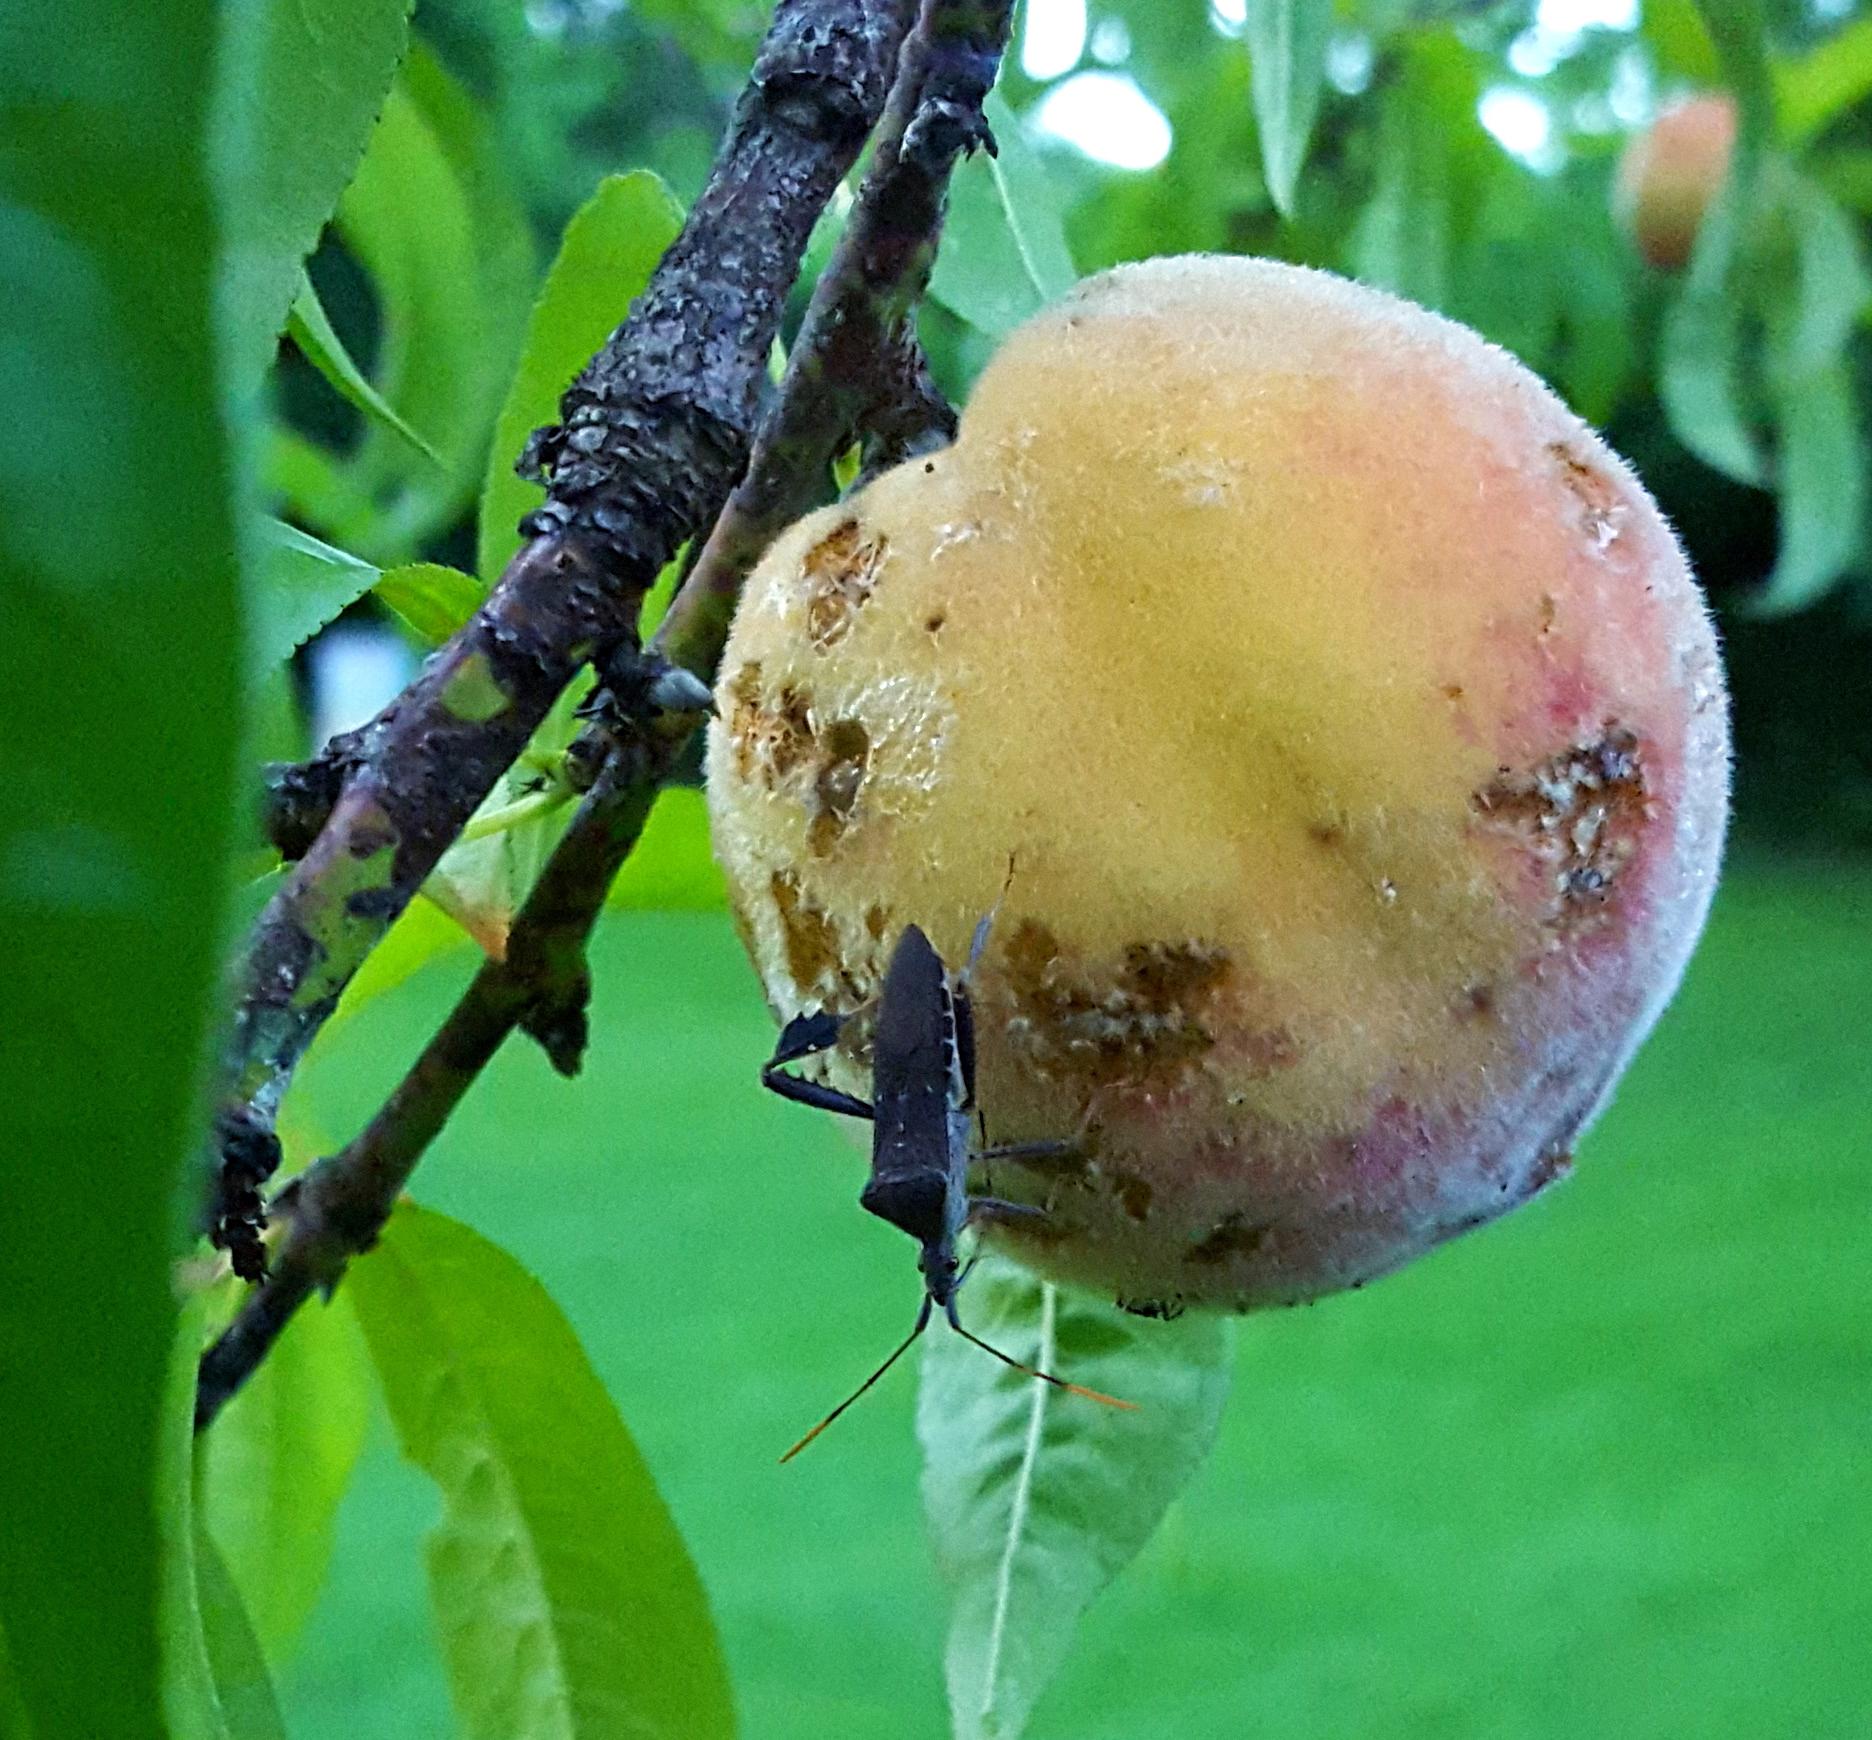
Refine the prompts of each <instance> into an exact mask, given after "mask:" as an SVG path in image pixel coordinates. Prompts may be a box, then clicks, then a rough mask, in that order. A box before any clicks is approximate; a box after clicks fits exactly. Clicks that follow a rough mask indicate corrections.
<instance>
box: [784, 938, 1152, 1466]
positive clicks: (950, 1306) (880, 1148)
mask: <svg viewBox="0 0 1872 1740" xmlns="http://www.w3.org/2000/svg"><path fill="white" fill-rule="evenodd" d="M988 923H989V921H988V920H987V919H983V920H982V922H981V924H980V925H979V926H977V928H976V931H975V940H974V944H973V946H972V947H971V949H970V950H969V971H972V970H973V968H974V966H975V963H976V962H977V961H978V960H979V959H980V956H981V951H982V948H983V946H984V945H985V943H986V941H987V936H988ZM967 980H968V972H964V973H963V974H962V975H961V976H960V977H957V976H955V975H952V974H951V973H950V972H949V970H948V969H947V968H946V967H945V966H944V965H943V962H942V957H941V956H940V955H938V954H937V952H936V950H935V948H934V947H933V946H932V945H931V943H930V940H929V938H928V937H927V936H925V935H924V934H923V932H922V930H921V929H919V928H918V927H917V926H916V925H910V926H908V927H906V929H905V930H904V933H903V935H902V936H901V937H899V938H898V940H897V946H896V948H895V949H894V950H893V951H892V953H891V958H890V965H889V966H888V967H887V968H886V970H885V974H884V987H883V990H882V992H881V993H880V994H879V998H878V1005H877V1019H876V1024H875V1027H874V1029H873V1033H872V1054H873V1063H872V1071H871V1093H872V1098H871V1102H870V1103H868V1104H867V1103H866V1102H865V1101H864V1100H861V1099H857V1098H855V1097H854V1096H853V1095H851V1094H845V1093H840V1092H839V1091H838V1090H837V1089H836V1088H829V1087H826V1086H824V1085H823V1084H821V1083H819V1082H811V1081H804V1080H802V1079H801V1078H800V1077H798V1076H795V1075H790V1074H788V1073H787V1071H786V1068H785V1066H786V1065H787V1064H789V1063H795V1062H798V1061H799V1060H800V1059H801V1058H804V1057H810V1056H813V1055H814V1054H816V1053H818V1052H821V1051H825V1050H828V1049H829V1048H830V1047H831V1046H833V1045H834V1044H836V1043H837V1040H838V1036H839V1031H840V1028H841V1027H842V1026H843V1023H844V1018H843V1017H842V1016H838V1015H833V1014H830V1013H828V1012H826V1011H823V1010H821V1011H816V1012H814V1013H813V1014H810V1015H800V1016H796V1017H795V1018H794V1019H793V1020H792V1021H790V1022H788V1023H787V1025H786V1027H785V1028H784V1029H783V1030H782V1031H781V1034H780V1041H779V1044H778V1045H777V1046H776V1047H775V1049H774V1054H773V1056H772V1058H770V1059H769V1060H768V1062H767V1064H766V1066H765V1067H764V1068H763V1069H762V1071H761V1080H762V1081H763V1082H764V1083H765V1084H766V1085H767V1086H768V1087H770V1088H772V1089H773V1091H774V1092H775V1093H777V1094H780V1095H782V1096H783V1097H784V1098H786V1099H790V1100H796V1101H798V1102H799V1103H800V1104H801V1105H808V1106H817V1107H818V1108H820V1109H821V1110H822V1111H829V1112H838V1113H841V1114H843V1115H844V1116H847V1117H855V1118H867V1119H869V1120H870V1121H871V1129H872V1137H871V1176H870V1178H869V1179H868V1180H867V1181H866V1183H865V1187H864V1190H863V1192H862V1193H861V1194H860V1196H859V1198H858V1200H859V1202H860V1203H861V1204H862V1205H863V1206H864V1207H865V1208H867V1209H869V1210H870V1212H871V1213H873V1214H875V1215H877V1216H878V1217H879V1218H880V1219H882V1220H887V1221H889V1222H890V1224H891V1225H892V1226H894V1227H897V1228H899V1229H900V1230H901V1231H903V1232H906V1233H908V1234H909V1235H910V1237H912V1238H913V1239H915V1240H916V1241H917V1245H918V1247H919V1248H918V1257H917V1266H918V1267H919V1268H920V1269H921V1270H922V1273H923V1304H922V1308H921V1309H920V1310H919V1311H918V1313H917V1320H916V1325H915V1327H914V1328H913V1329H912V1330H911V1331H910V1333H909V1335H907V1336H906V1337H905V1338H904V1340H903V1342H902V1343H901V1344H900V1345H899V1346H898V1348H897V1349H896V1351H895V1352H894V1353H892V1354H891V1356H890V1358H889V1359H887V1360H885V1362H884V1363H883V1364H882V1365H881V1366H879V1367H878V1368H877V1370H876V1371H874V1372H873V1373H872V1374H871V1376H870V1377H868V1378H867V1379H866V1380H865V1381H864V1382H863V1383H862V1384H861V1385H859V1387H858V1388H857V1389H856V1390H855V1391H853V1393H852V1394H851V1395H850V1396H848V1397H847V1398H846V1399H845V1400H844V1401H843V1402H841V1403H840V1404H839V1405H838V1406H837V1407H836V1408H834V1409H833V1410H832V1412H831V1413H829V1414H828V1415H827V1416H826V1417H825V1418H824V1419H823V1420H821V1421H820V1422H819V1424H818V1425H817V1426H815V1427H814V1428H813V1429H812V1430H811V1431H810V1432H808V1433H807V1434H806V1436H805V1437H804V1438H802V1439H801V1440H800V1441H799V1442H798V1443H797V1444H795V1445H794V1446H793V1448H792V1449H791V1450H789V1451H788V1452H787V1453H786V1456H784V1457H782V1458H781V1460H782V1461H786V1460H788V1459H789V1458H791V1457H793V1456H795V1455H797V1454H798V1453H799V1452H800V1451H801V1450H803V1449H805V1448H806V1446H807V1445H808V1444H810V1443H811V1442H812V1441H813V1439H814V1438H816V1437H818V1435H819V1434H820V1433H821V1432H823V1431H824V1430H825V1429H826V1427H827V1426H829V1425H831V1424H832V1422H833V1421H834V1420H836V1419H837V1418H838V1417H839V1415H840V1414H842V1413H843V1412H844V1411H845V1410H846V1409H847V1408H849V1407H850V1406H851V1405H852V1403H853V1402H855V1401H857V1399H858V1398H859V1397H860V1396H862V1395H863V1394H864V1393H865V1391H866V1390H868V1389H869V1388H870V1387H871V1386H872V1385H873V1384H874V1383H876V1382H877V1380H878V1379H879V1378H881V1377H882V1376H883V1375H884V1374H885V1372H887V1371H889V1370H890V1368H891V1366H892V1365H894V1364H895V1363H896V1361H897V1360H898V1358H899V1357H900V1356H901V1355H902V1354H903V1353H904V1351H905V1350H906V1349H907V1348H908V1347H909V1346H910V1344H911V1343H912V1342H913V1341H915V1340H916V1338H917V1337H918V1336H919V1335H921V1334H922V1333H923V1331H924V1330H925V1329H926V1328H928V1327H929V1320H930V1316H931V1314H932V1312H934V1311H936V1310H938V1309H940V1310H941V1311H942V1313H943V1314H944V1316H946V1317H947V1318H948V1320H949V1325H950V1327H951V1328H952V1329H954V1330H955V1331H956V1333H957V1334H958V1335H960V1336H962V1337H963V1338H964V1339H965V1340H968V1341H971V1342H973V1343H974V1344H975V1345H976V1346H977V1347H979V1348H982V1349H983V1350H985V1351H986V1352H988V1353H991V1354H993V1355H994V1357H995V1358H996V1359H998V1360H1000V1361H1002V1363H1003V1364H1005V1365H1010V1366H1012V1367H1013V1368H1014V1369H1015V1370H1016V1371H1020V1372H1025V1373H1026V1374H1027V1375H1028V1376H1029V1377H1033V1378H1039V1379H1040V1380H1041V1381H1043V1382H1045V1383H1051V1384H1057V1385H1059V1387H1060V1388H1062V1389H1067V1390H1071V1391H1072V1392H1073V1393H1074V1394H1075V1395H1083V1396H1089V1397H1091V1398H1092V1399H1093V1400H1095V1401H1101V1402H1108V1403H1111V1404H1112V1405H1113V1406H1115V1407H1129V1406H1131V1404H1130V1403H1128V1402H1120V1401H1118V1400H1117V1399H1116V1398H1115V1397H1112V1396H1106V1395H1101V1394H1100V1393H1099V1392H1098V1391H1097V1390H1088V1389H1083V1388H1081V1387H1080V1386H1079V1385H1078V1384H1069V1383H1065V1382H1063V1381H1062V1380H1061V1379H1059V1378H1056V1377H1054V1376H1052V1375H1051V1374H1050V1373H1048V1372H1043V1371H1039V1370H1036V1369H1035V1368H1034V1367H1032V1366H1028V1365H1023V1364H1022V1363H1021V1362H1020V1361H1019V1360H1016V1359H1013V1358H1010V1357H1009V1356H1008V1355H1007V1354H1005V1353H1003V1352H1002V1351H1001V1350H1000V1349H999V1348H997V1347H991V1346H989V1344H988V1343H987V1342H985V1341H983V1340H982V1339H981V1338H980V1337H979V1336H976V1335H973V1334H971V1333H970V1332H969V1331H968V1330H966V1329H964V1328H963V1327H962V1323H961V1320H960V1319H959V1318H958V1317H957V1315H956V1303H955V1300H956V1293H957V1291H958V1289H959V1288H960V1287H961V1285H962V1282H963V1279H964V1277H965V1276H966V1275H967V1273H968V1271H967V1270H966V1269H965V1268H963V1267H962V1264H961V1261H960V1259H959V1258H958V1256H957V1253H956V1247H957V1243H958V1241H959V1240H960V1238H961V1236H962V1233H963V1232H964V1230H965V1229H967V1228H969V1227H971V1226H984V1225H989V1224H992V1223H993V1222H995V1221H997V1220H999V1221H1004V1222H1005V1221H1008V1220H1014V1219H1029V1218H1032V1217H1035V1216H1037V1215H1040V1214H1042V1213H1043V1212H1044V1211H1043V1210H1040V1209H1035V1208H1029V1207H1026V1206H1024V1205H1022V1204H1020V1203H1014V1202H1004V1201H1002V1200H1001V1199H1000V1198H999V1197H994V1196H971V1195H970V1194H969V1189H968V1172H969V1166H970V1164H971V1162H972V1161H974V1160H978V1159H979V1160H994V1159H1013V1158H1020V1159H1023V1160H1029V1161H1033V1160H1041V1159H1045V1158H1047V1157H1049V1156H1058V1155H1060V1154H1063V1153H1069V1152H1070V1151H1071V1150H1070V1146H1069V1145H1067V1144H1060V1143H1041V1144H1023V1145H1020V1146H1018V1147H1012V1148H980V1149H978V1148H976V1147H975V1146H974V1136H975V1133H976V1122H977V1120H976V1111H975V1028H974V1018H973V1012H972V1009H971V1006H970V1003H969V996H968V985H967Z"/></svg>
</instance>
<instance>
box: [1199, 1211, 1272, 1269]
mask: <svg viewBox="0 0 1872 1740" xmlns="http://www.w3.org/2000/svg"><path fill="white" fill-rule="evenodd" d="M1273 1231H1274V1229H1273V1228H1272V1227H1271V1226H1266V1225H1261V1226H1255V1225H1251V1224H1250V1223H1249V1220H1248V1217H1247V1215H1245V1214H1243V1213H1242V1212H1241V1211H1240V1210H1236V1211H1235V1212H1234V1213H1232V1214H1225V1215H1224V1216H1223V1217H1222V1218H1221V1219H1220V1220H1219V1221H1217V1222H1216V1224H1215V1225H1214V1226H1213V1227H1212V1228H1210V1230H1209V1231H1208V1232H1207V1233H1206V1234H1205V1235H1204V1236H1203V1237H1202V1238H1200V1239H1198V1240H1197V1241H1196V1243H1195V1244H1193V1245H1191V1246H1190V1248H1189V1250H1188V1252H1187V1253H1186V1255H1187V1256H1188V1259H1189V1261H1191V1262H1192V1263H1200V1264H1202V1265H1204V1266H1205V1267H1208V1266H1210V1265H1213V1264H1216V1263H1226V1262H1230V1261H1233V1260H1234V1259H1235V1258H1237V1257H1252V1256H1253V1255H1254V1254H1255V1253H1256V1252H1257V1251H1258V1250H1260V1249H1261V1247H1262V1246H1263V1245H1264V1244H1266V1243H1267V1241H1268V1237H1269V1235H1270V1234H1271V1233H1272V1232H1273Z"/></svg>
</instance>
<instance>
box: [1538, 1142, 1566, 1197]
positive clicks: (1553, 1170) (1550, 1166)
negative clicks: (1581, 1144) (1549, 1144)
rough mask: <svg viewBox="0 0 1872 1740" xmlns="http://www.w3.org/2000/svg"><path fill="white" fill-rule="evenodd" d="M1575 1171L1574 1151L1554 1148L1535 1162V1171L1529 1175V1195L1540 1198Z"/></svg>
mask: <svg viewBox="0 0 1872 1740" xmlns="http://www.w3.org/2000/svg"><path fill="white" fill-rule="evenodd" d="M1572 1170H1573V1150H1572V1149H1570V1148H1553V1149H1550V1150H1548V1152H1547V1153H1545V1154H1543V1155H1542V1156H1541V1157H1540V1158H1539V1159H1538V1160H1536V1161H1535V1162H1534V1167H1533V1170H1532V1171H1530V1172H1529V1173H1528V1181H1527V1193H1528V1195H1529V1196H1538V1195H1540V1193H1541V1192H1542V1191H1543V1190H1545V1189H1547V1188H1548V1187H1549V1186H1550V1185H1554V1184H1558V1183H1559V1182H1560V1180H1561V1179H1563V1178H1565V1177H1567V1176H1568V1174H1570V1173H1571V1172H1572Z"/></svg>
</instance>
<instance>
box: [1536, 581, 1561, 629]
mask: <svg viewBox="0 0 1872 1740" xmlns="http://www.w3.org/2000/svg"><path fill="white" fill-rule="evenodd" d="M1559 618H1560V601H1559V600H1558V599H1557V598H1555V597H1554V595H1553V594H1552V593H1551V592H1543V593H1542V594H1541V595H1540V627H1539V628H1538V629H1537V630H1536V632H1537V633H1538V634H1539V635H1540V637H1541V639H1542V640H1545V639H1546V638H1547V637H1548V636H1549V635H1550V634H1552V633H1553V631H1554V624H1555V623H1556V622H1557V621H1558V620H1559Z"/></svg>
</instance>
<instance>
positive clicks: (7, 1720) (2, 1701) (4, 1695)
mask: <svg viewBox="0 0 1872 1740" xmlns="http://www.w3.org/2000/svg"><path fill="white" fill-rule="evenodd" d="M0 1740H33V1726H32V1718H31V1717H30V1716H29V1715H27V1714H26V1705H25V1704H24V1702H23V1701H22V1700H21V1696H20V1684H19V1680H18V1679H17V1678H16V1677H15V1675H14V1673H13V1663H12V1661H11V1660H10V1659H9V1657H8V1655H7V1641H6V1630H5V1628H4V1627H0Z"/></svg>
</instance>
